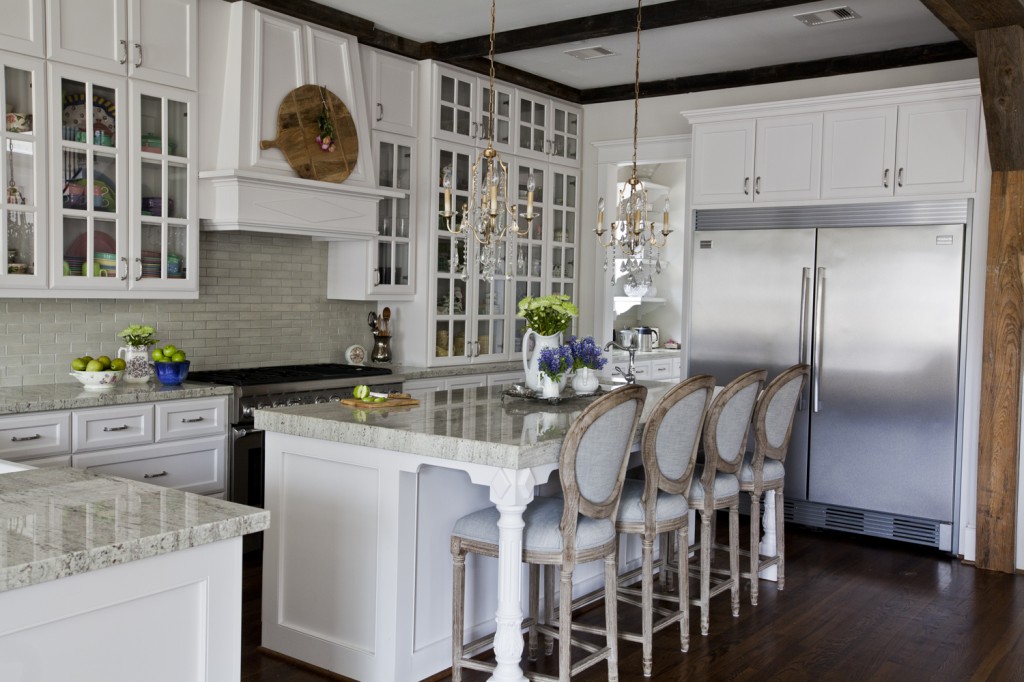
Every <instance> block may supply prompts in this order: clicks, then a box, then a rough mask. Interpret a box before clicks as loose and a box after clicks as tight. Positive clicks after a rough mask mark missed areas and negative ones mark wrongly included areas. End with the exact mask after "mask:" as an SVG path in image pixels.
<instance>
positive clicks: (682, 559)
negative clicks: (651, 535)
mask: <svg viewBox="0 0 1024 682" xmlns="http://www.w3.org/2000/svg"><path fill="white" fill-rule="evenodd" d="M687 516H689V515H687ZM689 526H690V522H689V519H687V521H686V523H685V524H684V525H683V527H682V528H680V529H679V530H678V531H677V533H678V535H677V538H676V547H678V548H679V559H678V563H677V564H676V565H677V566H679V610H680V611H681V612H682V616H680V618H679V650H680V651H682V652H683V653H684V654H685V653H686V652H687V651H689V650H690V581H689V580H688V579H687V574H688V571H687V569H688V568H689V563H690V560H689V556H688V552H686V550H684V549H683V548H684V547H686V546H687V545H688V543H689V541H690V540H689V536H690V528H689Z"/></svg>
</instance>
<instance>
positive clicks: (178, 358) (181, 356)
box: [164, 350, 185, 362]
mask: <svg viewBox="0 0 1024 682" xmlns="http://www.w3.org/2000/svg"><path fill="white" fill-rule="evenodd" d="M164 357H167V355H166V354H165V355H164ZM171 362H185V351H183V350H179V351H175V352H174V355H172V356H171Z"/></svg>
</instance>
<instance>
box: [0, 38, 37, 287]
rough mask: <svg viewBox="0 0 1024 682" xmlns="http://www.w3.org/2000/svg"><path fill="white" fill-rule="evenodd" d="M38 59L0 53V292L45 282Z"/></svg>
mask: <svg viewBox="0 0 1024 682" xmlns="http://www.w3.org/2000/svg"><path fill="white" fill-rule="evenodd" d="M42 64H43V63H42V61H41V60H37V59H32V58H28V57H19V56H16V55H8V54H4V53H0V72H2V75H3V78H2V79H0V102H3V103H4V111H5V112H6V117H5V122H4V125H3V127H2V128H0V152H2V162H0V186H2V188H3V194H2V195H0V265H2V267H0V292H2V291H3V290H7V289H12V290H19V289H45V287H46V286H47V277H46V273H47V268H46V265H47V259H46V222H47V221H46V215H47V210H46V209H47V206H46V192H45V187H46V175H45V159H46V156H45V150H46V137H45V135H44V134H43V132H42V131H43V128H42V122H43V121H45V119H46V116H45V113H44V109H43V106H44V105H43V66H42ZM15 295H16V294H15Z"/></svg>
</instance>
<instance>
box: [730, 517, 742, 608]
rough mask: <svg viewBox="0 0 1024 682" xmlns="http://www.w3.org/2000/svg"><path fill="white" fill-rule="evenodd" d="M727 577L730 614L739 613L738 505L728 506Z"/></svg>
mask: <svg viewBox="0 0 1024 682" xmlns="http://www.w3.org/2000/svg"><path fill="white" fill-rule="evenodd" d="M729 577H730V579H731V580H732V590H731V592H732V615H733V618H737V617H739V615H740V505H739V503H736V504H734V505H733V506H731V507H729Z"/></svg>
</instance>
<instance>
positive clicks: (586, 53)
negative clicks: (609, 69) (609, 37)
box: [565, 45, 615, 61]
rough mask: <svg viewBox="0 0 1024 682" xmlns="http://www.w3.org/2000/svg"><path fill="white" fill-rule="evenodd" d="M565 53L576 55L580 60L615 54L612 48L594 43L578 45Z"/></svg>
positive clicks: (571, 55)
mask: <svg viewBox="0 0 1024 682" xmlns="http://www.w3.org/2000/svg"><path fill="white" fill-rule="evenodd" d="M565 53H566V54H567V55H569V56H570V57H575V58H576V59H579V60H580V61H586V60H588V59H600V58H601V57H609V56H611V55H613V54H615V53H614V52H612V51H611V50H609V49H608V48H606V47H601V46H600V45H593V46H591V47H577V48H575V49H573V50H566V51H565Z"/></svg>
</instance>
